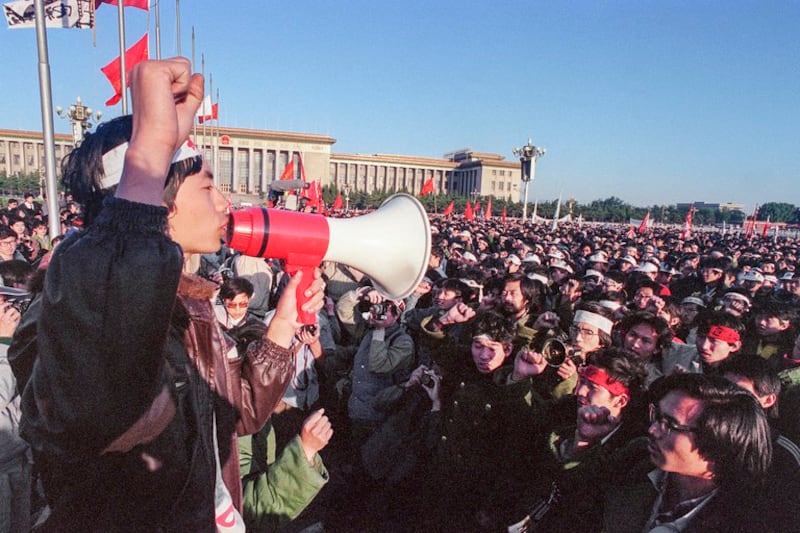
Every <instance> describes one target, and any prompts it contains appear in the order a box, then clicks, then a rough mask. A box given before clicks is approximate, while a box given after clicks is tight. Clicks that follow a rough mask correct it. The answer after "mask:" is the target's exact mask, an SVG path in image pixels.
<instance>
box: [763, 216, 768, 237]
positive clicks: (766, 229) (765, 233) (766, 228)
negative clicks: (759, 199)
mask: <svg viewBox="0 0 800 533" xmlns="http://www.w3.org/2000/svg"><path fill="white" fill-rule="evenodd" d="M768 231H769V215H767V221H766V222H765V223H764V229H762V230H761V238H762V239H766V238H767V232H768Z"/></svg>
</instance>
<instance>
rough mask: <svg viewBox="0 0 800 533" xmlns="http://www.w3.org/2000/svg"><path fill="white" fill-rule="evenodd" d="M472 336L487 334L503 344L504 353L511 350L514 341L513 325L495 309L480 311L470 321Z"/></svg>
mask: <svg viewBox="0 0 800 533" xmlns="http://www.w3.org/2000/svg"><path fill="white" fill-rule="evenodd" d="M471 330H472V336H473V337H475V336H477V335H487V336H489V337H491V339H492V340H493V341H495V342H499V343H500V344H502V345H503V348H504V350H505V352H506V353H509V352H510V351H511V346H512V342H513V341H514V325H513V324H512V322H511V321H510V320H508V319H507V318H505V317H504V316H502V315H501V314H499V313H497V312H495V311H481V312H480V313H478V314H477V315H476V316H475V319H474V320H473V321H472V322H471Z"/></svg>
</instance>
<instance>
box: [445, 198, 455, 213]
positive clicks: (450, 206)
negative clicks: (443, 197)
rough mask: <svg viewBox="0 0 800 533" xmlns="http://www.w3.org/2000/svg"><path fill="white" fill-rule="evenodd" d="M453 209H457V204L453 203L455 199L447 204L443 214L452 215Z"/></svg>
mask: <svg viewBox="0 0 800 533" xmlns="http://www.w3.org/2000/svg"><path fill="white" fill-rule="evenodd" d="M453 209H455V205H454V204H453V200H450V203H449V204H447V207H445V208H444V211H442V214H443V215H452V214H453Z"/></svg>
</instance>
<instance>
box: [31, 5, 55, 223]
mask: <svg viewBox="0 0 800 533" xmlns="http://www.w3.org/2000/svg"><path fill="white" fill-rule="evenodd" d="M33 9H34V16H35V20H36V48H37V50H38V53H39V97H40V103H41V106H42V132H43V134H44V138H43V141H44V175H45V187H46V190H47V211H48V213H50V216H49V217H48V226H49V230H50V237H51V238H55V237H57V236H58V235H59V234H60V233H61V223H60V221H59V218H58V188H57V185H56V148H55V134H54V133H53V130H54V128H53V93H52V85H51V81H50V58H49V56H48V53H47V28H46V27H45V21H44V1H43V0H34V3H33Z"/></svg>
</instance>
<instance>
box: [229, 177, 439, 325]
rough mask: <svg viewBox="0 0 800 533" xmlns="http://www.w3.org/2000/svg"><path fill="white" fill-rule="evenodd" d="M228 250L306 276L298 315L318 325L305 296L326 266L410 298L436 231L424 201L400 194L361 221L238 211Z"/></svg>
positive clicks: (299, 293) (300, 290) (392, 295)
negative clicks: (338, 266) (282, 263)
mask: <svg viewBox="0 0 800 533" xmlns="http://www.w3.org/2000/svg"><path fill="white" fill-rule="evenodd" d="M227 241H228V246H230V247H231V248H233V249H234V250H238V251H240V252H242V253H243V254H245V255H249V256H251V257H269V258H273V259H284V260H286V271H287V272H289V273H290V274H294V273H295V272H297V271H298V270H302V271H303V279H302V280H301V283H300V286H299V287H298V288H297V293H296V295H297V313H298V316H299V317H300V322H302V323H303V324H315V323H316V322H317V319H316V317H315V316H314V314H313V313H304V312H303V311H302V310H301V309H300V306H301V305H302V304H303V303H305V301H306V298H305V296H304V295H303V293H304V292H305V291H306V289H308V287H309V286H310V285H311V282H312V281H313V278H314V276H313V270H314V268H315V267H317V266H319V264H320V263H321V262H322V261H335V262H337V263H343V264H345V265H348V266H351V267H353V268H356V269H358V270H360V271H361V272H363V273H364V274H366V275H367V276H368V277H369V278H370V279H371V280H372V281H373V283H374V284H375V286H376V287H375V288H376V289H378V291H380V292H381V293H383V295H384V296H386V297H387V298H390V299H393V300H396V299H400V298H405V297H406V296H408V295H409V294H411V293H412V292H414V289H415V288H416V287H417V285H419V282H420V281H421V280H422V278H423V277H424V275H425V272H426V270H427V268H428V259H429V256H430V251H431V229H430V223H429V222H428V215H427V214H426V213H425V209H424V208H423V207H422V205H421V204H420V203H419V201H418V200H417V199H416V198H414V197H413V196H411V195H408V194H404V193H399V194H395V195H393V196H391V197H389V198H388V199H387V200H386V201H385V202H383V204H382V205H381V207H380V208H379V209H378V210H377V211H373V212H372V213H370V214H368V215H364V216H360V217H355V218H348V219H343V218H326V217H323V216H321V215H312V214H308V213H297V212H294V211H285V210H281V209H267V208H263V207H251V208H248V209H243V210H238V211H233V212H232V213H231V216H230V222H229V223H228V235H227Z"/></svg>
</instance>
